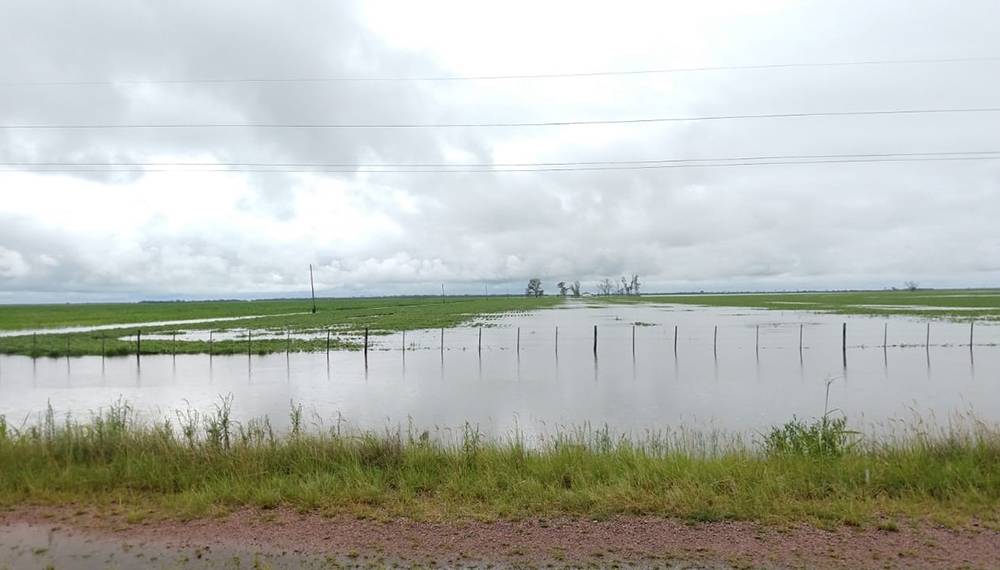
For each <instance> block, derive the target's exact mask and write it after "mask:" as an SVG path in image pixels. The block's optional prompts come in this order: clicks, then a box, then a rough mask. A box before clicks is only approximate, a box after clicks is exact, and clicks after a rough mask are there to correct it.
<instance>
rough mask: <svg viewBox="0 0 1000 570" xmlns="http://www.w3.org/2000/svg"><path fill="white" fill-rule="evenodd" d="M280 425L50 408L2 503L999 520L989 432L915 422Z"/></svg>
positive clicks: (1, 493)
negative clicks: (59, 413)
mask: <svg viewBox="0 0 1000 570" xmlns="http://www.w3.org/2000/svg"><path fill="white" fill-rule="evenodd" d="M816 422H821V420H816ZM290 425H291V428H290V430H288V431H287V433H283V434H280V435H279V434H278V433H277V432H276V430H275V429H274V428H273V427H272V425H271V423H270V422H269V421H268V420H267V419H266V418H263V419H259V420H253V421H249V422H244V423H240V422H236V421H233V420H232V419H231V414H230V407H229V401H222V402H220V404H219V405H218V407H217V409H216V410H215V411H214V412H213V413H210V414H207V415H202V414H198V413H196V412H183V413H178V414H176V417H174V418H170V419H161V420H158V421H142V420H140V419H139V418H138V417H137V415H136V414H135V412H134V411H133V410H132V408H131V407H130V406H129V405H128V404H126V403H122V402H119V403H118V404H116V405H114V406H112V407H110V408H108V409H106V410H104V411H102V412H100V413H97V414H95V415H94V416H93V417H91V418H90V419H89V420H88V421H85V422H80V421H74V420H72V419H66V420H65V421H59V420H57V419H56V416H55V414H54V413H53V412H52V410H51V409H50V410H49V411H48V413H47V414H46V415H45V416H44V418H43V419H42V420H41V421H40V422H39V423H37V424H35V425H32V426H29V427H21V428H19V429H13V428H12V427H11V426H10V425H8V424H7V423H6V421H3V420H2V419H0V504H2V505H7V506H14V505H19V504H65V503H73V504H76V505H79V506H86V505H90V506H94V507H98V508H100V507H106V506H121V507H124V508H126V509H130V508H139V507H141V508H142V509H153V511H154V512H155V513H157V514H159V515H165V516H181V517H198V516H207V515H210V514H213V513H217V512H219V510H220V509H221V510H226V509H231V508H236V507H240V506H254V507H261V508H273V507H278V506H290V507H293V508H298V509H301V510H312V511H318V512H323V513H327V514H331V515H332V514H352V515H357V516H371V517H394V516H406V517H412V518H416V519H437V520H450V519H469V518H471V519H496V518H519V517H528V516H532V517H535V516H538V517H552V516H569V517H588V518H603V517H607V516H612V515H616V514H628V515H639V514H650V515H662V516H673V517H680V518H683V519H687V520H691V521H715V520H724V519H744V520H759V521H765V522H778V523H784V522H797V521H806V522H812V523H818V524H852V525H855V524H866V523H868V522H874V523H878V524H884V521H885V520H886V519H887V518H889V519H892V518H895V517H906V518H914V517H916V518H929V519H932V520H935V521H944V522H950V523H952V524H962V523H963V522H966V521H969V520H971V519H973V518H975V519H977V520H980V521H985V522H987V523H988V524H997V523H998V522H1000V521H998V516H1000V515H998V508H997V507H998V505H1000V502H998V501H1000V430H998V429H997V428H996V427H991V426H986V425H984V424H981V423H976V422H966V423H965V424H963V426H964V427H961V426H957V425H952V426H951V427H949V428H947V429H942V430H928V429H927V428H926V427H925V426H921V425H915V426H913V427H912V428H910V429H908V430H906V432H905V433H901V434H897V435H896V436H894V437H887V438H884V439H879V440H877V441H876V440H856V441H854V443H853V444H852V445H843V446H839V447H836V448H835V449H832V448H823V447H822V446H821V447H820V448H816V447H813V446H809V445H805V444H802V445H795V444H791V445H788V442H789V441H795V440H796V439H797V438H802V437H807V438H808V437H810V436H808V435H803V434H800V433H798V432H796V430H794V429H793V430H791V431H790V432H788V433H787V434H786V435H785V437H786V438H791V439H790V440H788V439H786V441H785V444H782V445H776V444H775V443H774V441H773V439H772V438H770V436H765V437H764V439H763V441H762V442H758V443H755V442H747V441H744V440H741V439H740V438H735V437H724V436H720V435H719V434H699V433H692V432H680V433H669V432H664V433H648V434H646V435H644V436H642V437H626V436H616V435H614V434H612V433H611V432H610V431H609V430H608V429H606V428H604V429H593V428H589V427H582V428H578V429H573V430H568V431H563V432H560V433H556V434H554V435H552V436H550V437H546V438H544V439H541V440H539V441H537V442H533V444H532V445H527V444H526V442H525V441H524V438H523V437H521V436H520V435H518V434H516V433H515V434H512V435H511V436H510V437H508V438H505V439H502V440H492V439H487V438H484V436H483V435H482V434H481V433H480V432H479V431H478V430H476V429H475V428H474V427H472V426H468V425H467V426H465V428H464V429H463V430H460V431H459V432H458V433H457V434H456V435H455V436H454V437H450V438H447V437H445V438H442V437H437V436H435V435H432V434H431V433H429V432H427V431H422V432H421V431H419V430H416V429H412V428H410V429H394V430H388V431H385V432H382V433H373V432H356V431H351V430H346V429H344V428H343V427H342V424H340V423H339V422H338V423H337V424H336V425H335V426H333V427H331V428H327V429H319V428H316V427H314V428H313V429H306V426H305V424H304V422H303V417H302V409H301V407H299V406H293V407H292V411H291V420H290ZM806 427H807V429H806V431H809V429H815V430H819V436H820V439H821V440H828V441H839V439H838V437H839V436H837V434H836V433H834V434H830V433H824V432H825V430H839V429H843V426H841V425H839V424H836V423H828V422H823V423H821V424H820V423H817V424H815V425H812V426H810V425H806ZM775 429H776V431H782V432H783V431H784V430H785V428H783V427H777V428H775ZM773 433H774V432H772V434H771V435H773ZM438 435H440V434H438ZM814 435H815V434H814ZM817 449H820V450H821V452H816V450H817ZM831 450H832V451H835V452H830V451H831Z"/></svg>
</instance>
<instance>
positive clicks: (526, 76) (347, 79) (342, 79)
mask: <svg viewBox="0 0 1000 570" xmlns="http://www.w3.org/2000/svg"><path fill="white" fill-rule="evenodd" d="M995 62H1000V56H978V57H947V58H913V59H867V60H848V61H823V62H786V63H765V64H748V65H707V66H692V67H666V68H650V69H631V70H604V71H582V72H567V73H514V74H498V75H414V76H346V75H345V76H313V77H201V78H199V77H193V78H149V79H146V78H123V79H110V80H108V79H80V80H74V79H53V80H12V81H0V86H5V87H26V86H41V87H44V86H74V85H76V86H100V85H135V84H141V85H173V84H213V83H218V84H239V83H351V82H359V83H377V82H450V81H506V80H544V79H575V78H588V77H628V76H643V75H664V74H675V73H698V72H712V71H754V70H769V69H770V70H780V69H803V68H823V67H856V66H888V65H940V64H953V63H995Z"/></svg>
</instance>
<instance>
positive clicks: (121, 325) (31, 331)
mask: <svg viewBox="0 0 1000 570" xmlns="http://www.w3.org/2000/svg"><path fill="white" fill-rule="evenodd" d="M308 314H309V313H278V314H274V315H244V316H240V317H213V318H210V319H184V320H180V321H146V322H142V323H116V324H110V325H88V326H79V327H59V328H47V329H19V330H4V331H0V337H5V336H24V335H29V334H36V333H37V334H66V333H81V332H91V331H109V330H113V329H126V328H127V329H133V330H135V329H142V328H150V327H166V326H172V325H191V324H196V323H224V322H229V321H245V320H247V319H262V318H264V317H288V316H292V315H308ZM205 334H206V335H207V334H208V332H207V331H206V332H205Z"/></svg>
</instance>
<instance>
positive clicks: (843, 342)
mask: <svg viewBox="0 0 1000 570" xmlns="http://www.w3.org/2000/svg"><path fill="white" fill-rule="evenodd" d="M840 350H841V354H842V355H843V357H844V368H847V323H844V328H843V333H842V334H841V342H840Z"/></svg>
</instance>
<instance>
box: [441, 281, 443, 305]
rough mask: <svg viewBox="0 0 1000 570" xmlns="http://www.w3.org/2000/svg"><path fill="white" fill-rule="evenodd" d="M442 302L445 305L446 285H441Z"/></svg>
mask: <svg viewBox="0 0 1000 570" xmlns="http://www.w3.org/2000/svg"><path fill="white" fill-rule="evenodd" d="M441 302H442V303H444V283H442V284H441Z"/></svg>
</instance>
